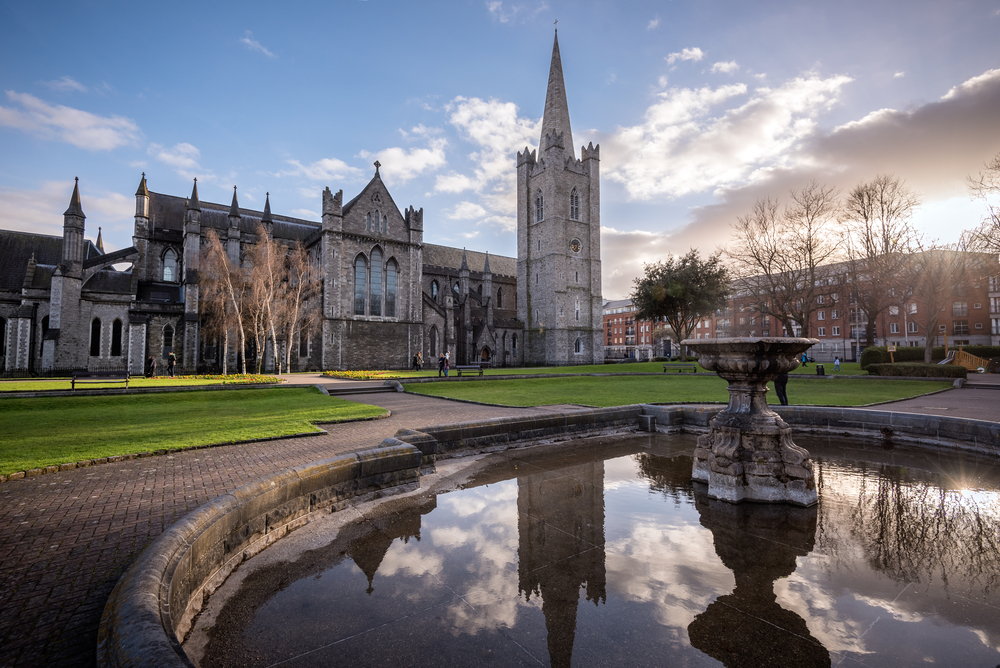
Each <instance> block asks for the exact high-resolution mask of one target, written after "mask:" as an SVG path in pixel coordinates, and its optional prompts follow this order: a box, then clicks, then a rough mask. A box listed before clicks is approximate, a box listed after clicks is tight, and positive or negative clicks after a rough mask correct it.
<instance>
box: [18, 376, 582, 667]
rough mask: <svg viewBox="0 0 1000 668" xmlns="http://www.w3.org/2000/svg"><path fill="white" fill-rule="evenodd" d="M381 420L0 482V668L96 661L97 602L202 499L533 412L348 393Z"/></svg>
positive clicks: (533, 411) (408, 396)
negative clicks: (440, 432) (293, 470)
mask: <svg viewBox="0 0 1000 668" xmlns="http://www.w3.org/2000/svg"><path fill="white" fill-rule="evenodd" d="M352 398H353V399H356V400H358V401H363V402H364V403H370V404H375V405H378V406H383V407H385V408H388V409H389V410H391V411H392V416H391V417H389V418H387V419H382V420H371V421H367V422H352V423H347V424H339V425H337V424H334V425H326V429H327V430H328V432H329V434H328V435H326V436H316V437H309V438H295V439H287V440H279V441H267V442H263V443H247V444H241V445H230V446H221V447H216V448H208V449H204V450H190V451H186V452H179V453H176V454H173V455H163V456H158V457H148V458H143V459H133V460H129V461H124V462H117V463H113V464H104V465H101V466H92V467H89V468H83V469H74V470H70V471H63V472H61V473H54V474H51V475H42V476H37V477H34V478H26V479H23V480H12V481H9V482H6V483H3V484H0V666H4V667H7V666H92V665H94V664H95V650H96V646H97V627H98V624H99V623H100V619H101V613H102V611H103V610H104V604H105V602H106V601H107V599H108V596H110V594H111V590H112V589H113V588H114V585H115V583H116V582H117V581H118V578H119V577H121V575H122V573H124V571H125V570H126V569H127V568H128V565H129V564H130V563H131V562H132V560H133V559H135V557H136V556H138V555H139V553H140V552H142V550H143V549H144V548H145V547H146V546H147V545H148V544H149V543H150V542H151V541H152V540H153V539H155V538H156V537H157V536H159V535H160V534H161V533H163V531H164V530H165V529H166V528H167V527H169V526H170V525H171V524H173V523H174V522H176V521H177V520H179V519H180V518H181V517H183V516H184V515H185V514H186V513H188V512H190V511H191V510H194V509H195V508H197V507H198V506H200V505H202V504H203V503H205V502H206V501H209V500H211V499H213V498H215V497H217V496H219V495H220V494H224V493H225V492H227V491H229V490H232V489H235V488H236V487H239V486H240V485H243V484H246V483H248V482H250V481H252V480H255V479H257V478H260V477H262V476H266V475H269V474H271V473H275V472H277V471H281V470H284V469H286V468H289V467H292V466H297V465H299V464H304V463H306V462H310V461H316V460H319V459H324V458H327V457H332V456H334V455H336V454H339V453H343V452H350V451H352V450H357V449H361V448H366V447H371V446H374V445H377V444H378V443H379V442H380V441H381V440H382V439H383V438H385V437H387V436H391V435H393V434H395V433H396V430H397V429H399V428H401V427H421V426H427V425H432V424H452V423H456V422H470V421H474V420H480V419H484V418H492V417H501V416H508V415H533V414H538V413H540V412H546V411H552V410H565V407H559V408H558V409H557V408H556V407H551V408H544V407H543V408H535V409H532V408H493V407H488V406H477V405H472V404H464V403H457V402H452V401H444V400H441V399H434V398H430V397H423V396H419V395H412V394H395V393H393V394H366V395H360V396H357V397H352Z"/></svg>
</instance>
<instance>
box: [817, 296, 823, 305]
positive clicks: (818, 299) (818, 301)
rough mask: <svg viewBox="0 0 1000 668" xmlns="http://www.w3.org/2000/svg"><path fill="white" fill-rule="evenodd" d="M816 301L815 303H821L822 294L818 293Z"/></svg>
mask: <svg viewBox="0 0 1000 668" xmlns="http://www.w3.org/2000/svg"><path fill="white" fill-rule="evenodd" d="M816 303H817V304H822V303H823V295H818V296H817V297H816Z"/></svg>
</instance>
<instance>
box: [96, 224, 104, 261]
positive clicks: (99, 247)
mask: <svg viewBox="0 0 1000 668" xmlns="http://www.w3.org/2000/svg"><path fill="white" fill-rule="evenodd" d="M94 245H95V246H97V250H99V251H101V255H104V239H102V238H101V228H100V226H98V227H97V243H96V244H94Z"/></svg>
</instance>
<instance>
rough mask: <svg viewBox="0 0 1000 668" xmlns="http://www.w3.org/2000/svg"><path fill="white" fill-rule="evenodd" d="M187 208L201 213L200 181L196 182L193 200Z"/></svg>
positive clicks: (192, 195) (192, 193)
mask: <svg viewBox="0 0 1000 668" xmlns="http://www.w3.org/2000/svg"><path fill="white" fill-rule="evenodd" d="M187 208H188V209H189V210H193V211H201V200H200V199H198V179H195V180H194V188H193V189H192V190H191V199H189V200H188V203H187Z"/></svg>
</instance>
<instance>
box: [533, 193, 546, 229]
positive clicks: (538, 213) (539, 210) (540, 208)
mask: <svg viewBox="0 0 1000 668" xmlns="http://www.w3.org/2000/svg"><path fill="white" fill-rule="evenodd" d="M544 203H545V202H544V198H543V197H542V191H541V190H539V191H538V193H537V194H536V195H535V222H536V223H540V222H542V221H543V220H545V207H544Z"/></svg>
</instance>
